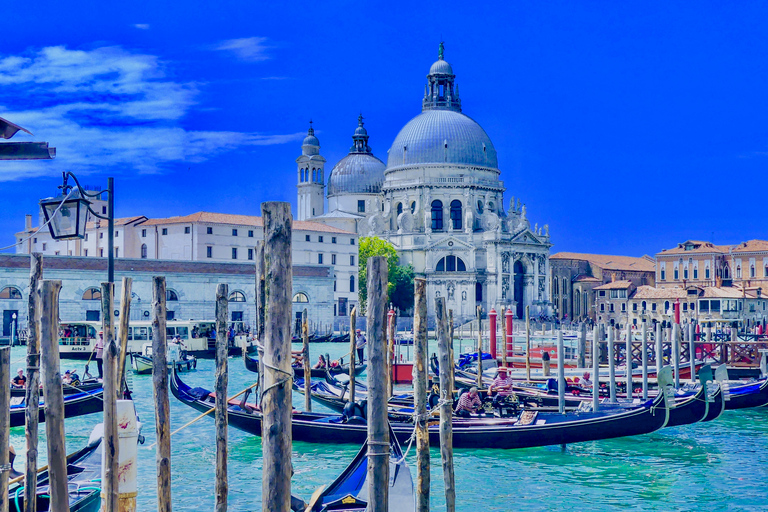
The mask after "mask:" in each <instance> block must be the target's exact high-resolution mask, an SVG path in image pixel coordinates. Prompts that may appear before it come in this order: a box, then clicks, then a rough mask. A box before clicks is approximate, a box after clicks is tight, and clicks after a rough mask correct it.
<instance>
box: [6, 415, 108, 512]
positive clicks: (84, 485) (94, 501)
mask: <svg viewBox="0 0 768 512" xmlns="http://www.w3.org/2000/svg"><path fill="white" fill-rule="evenodd" d="M102 436H103V428H102V427H101V426H98V427H97V430H94V432H93V434H91V439H90V440H89V441H88V445H87V446H86V447H85V448H83V449H82V450H79V451H77V452H75V453H73V454H71V455H68V456H67V484H68V488H69V510H70V511H71V512H98V511H99V510H101V450H102V449H101V447H102V442H101V441H102ZM48 478H49V476H48V471H47V470H46V471H41V472H40V473H38V475H37V489H36V490H35V495H36V496H35V498H36V501H37V508H36V510H38V511H39V512H45V511H47V510H50V509H51V497H50V488H49V480H48ZM25 497H26V495H25V489H24V480H23V479H21V480H19V481H18V482H16V483H14V484H11V486H10V487H9V489H8V502H9V505H10V506H9V511H10V512H23V511H24V499H25Z"/></svg>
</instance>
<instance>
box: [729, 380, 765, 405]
mask: <svg viewBox="0 0 768 512" xmlns="http://www.w3.org/2000/svg"><path fill="white" fill-rule="evenodd" d="M726 393H727V396H726V397H725V408H726V410H729V411H732V410H735V409H746V408H748V407H761V406H763V405H766V404H768V378H763V379H760V380H756V381H754V382H745V383H728V385H727V391H726Z"/></svg>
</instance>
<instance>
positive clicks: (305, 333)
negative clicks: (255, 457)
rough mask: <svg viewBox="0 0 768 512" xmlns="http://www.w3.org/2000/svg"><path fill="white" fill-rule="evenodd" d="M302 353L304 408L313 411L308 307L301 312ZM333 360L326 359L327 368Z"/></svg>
mask: <svg viewBox="0 0 768 512" xmlns="http://www.w3.org/2000/svg"><path fill="white" fill-rule="evenodd" d="M301 355H302V357H303V359H304V410H305V411H307V412H311V411H312V366H311V363H312V362H311V361H310V360H309V313H308V311H307V308H304V311H302V313H301ZM330 364H331V362H330V361H326V362H325V366H326V369H327V368H329V367H330ZM349 368H350V372H349V373H350V379H352V378H353V377H352V376H351V375H352V374H354V373H355V368H354V366H350V367H349Z"/></svg>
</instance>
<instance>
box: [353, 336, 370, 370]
mask: <svg viewBox="0 0 768 512" xmlns="http://www.w3.org/2000/svg"><path fill="white" fill-rule="evenodd" d="M355 333H356V334H357V336H355V348H356V349H357V359H358V360H359V361H360V362H361V363H362V362H363V360H364V355H365V346H366V345H367V344H368V340H366V339H365V336H363V333H362V332H360V329H358V330H357V331H355Z"/></svg>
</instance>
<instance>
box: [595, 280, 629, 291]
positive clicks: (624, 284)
mask: <svg viewBox="0 0 768 512" xmlns="http://www.w3.org/2000/svg"><path fill="white" fill-rule="evenodd" d="M630 286H632V281H612V282H610V283H605V284H603V285H600V286H595V290H626V289H627V288H629V287H630Z"/></svg>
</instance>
